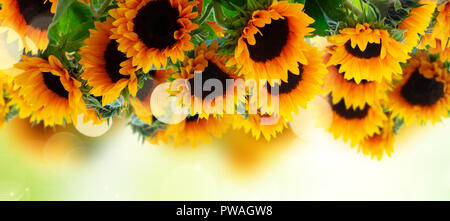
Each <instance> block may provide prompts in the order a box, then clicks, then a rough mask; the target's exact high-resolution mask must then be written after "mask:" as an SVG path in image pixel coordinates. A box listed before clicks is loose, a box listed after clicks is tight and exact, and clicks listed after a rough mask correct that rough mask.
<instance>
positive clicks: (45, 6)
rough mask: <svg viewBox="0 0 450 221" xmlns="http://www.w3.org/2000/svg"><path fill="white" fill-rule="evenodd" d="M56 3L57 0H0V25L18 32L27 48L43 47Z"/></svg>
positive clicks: (44, 46) (46, 43) (46, 41)
mask: <svg viewBox="0 0 450 221" xmlns="http://www.w3.org/2000/svg"><path fill="white" fill-rule="evenodd" d="M56 3H57V0H0V4H1V5H2V9H1V10H0V25H1V26H5V27H9V28H12V29H13V30H15V31H16V32H17V33H19V35H20V36H22V37H23V38H24V39H23V40H24V42H26V46H27V49H30V50H31V49H45V48H46V47H47V45H48V40H47V31H48V26H49V25H50V24H51V23H52V21H53V14H54V13H55V10H56Z"/></svg>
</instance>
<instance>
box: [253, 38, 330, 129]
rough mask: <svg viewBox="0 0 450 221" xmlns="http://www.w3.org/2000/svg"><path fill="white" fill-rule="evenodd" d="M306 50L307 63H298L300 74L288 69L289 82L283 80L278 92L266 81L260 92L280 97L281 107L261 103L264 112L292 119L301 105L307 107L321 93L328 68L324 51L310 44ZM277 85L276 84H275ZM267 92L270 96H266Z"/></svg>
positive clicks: (263, 94)
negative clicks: (323, 59)
mask: <svg viewBox="0 0 450 221" xmlns="http://www.w3.org/2000/svg"><path fill="white" fill-rule="evenodd" d="M308 48H310V49H309V50H307V51H306V52H305V55H306V59H307V64H306V65H304V64H301V63H298V64H297V65H298V67H297V68H298V69H299V71H298V72H299V74H293V73H292V72H290V71H288V79H287V82H283V81H281V83H280V84H278V83H276V84H277V85H278V90H279V91H278V92H277V93H273V90H274V87H271V86H270V85H269V84H267V83H266V85H265V87H263V88H262V91H261V93H260V95H261V96H264V97H271V98H276V99H278V102H279V108H278V110H275V109H274V108H275V107H273V105H272V107H269V106H268V105H263V104H260V108H261V112H262V113H268V114H272V113H274V112H275V113H276V114H279V115H280V116H281V117H282V118H285V119H286V120H289V121H290V120H292V113H295V114H297V113H298V110H299V107H301V108H306V105H307V103H308V102H309V101H311V100H312V99H313V98H314V96H316V95H317V94H319V93H321V92H322V90H321V86H322V83H323V77H324V76H325V74H326V68H325V65H324V64H323V61H322V59H321V56H322V53H321V52H319V51H318V50H317V49H316V48H313V47H311V46H309V47H308ZM275 86H276V85H275ZM265 94H267V95H269V96H265Z"/></svg>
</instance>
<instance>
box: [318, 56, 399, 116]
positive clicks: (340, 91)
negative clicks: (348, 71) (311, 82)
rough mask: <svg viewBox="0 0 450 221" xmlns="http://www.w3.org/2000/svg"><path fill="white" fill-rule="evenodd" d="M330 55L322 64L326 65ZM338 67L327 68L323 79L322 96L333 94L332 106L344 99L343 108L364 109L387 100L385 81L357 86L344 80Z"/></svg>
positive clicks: (351, 81)
mask: <svg viewBox="0 0 450 221" xmlns="http://www.w3.org/2000/svg"><path fill="white" fill-rule="evenodd" d="M330 57H331V55H330V54H328V53H327V54H326V55H325V56H324V62H325V63H327V62H328V61H329V59H330ZM339 67H340V65H330V66H328V67H327V68H328V74H327V75H326V76H325V78H324V84H323V88H324V89H323V92H324V94H330V93H333V96H332V97H333V98H332V99H333V100H332V102H333V104H338V103H339V102H341V101H342V99H344V98H345V99H344V102H345V107H346V108H347V109H350V107H352V106H353V107H359V108H361V109H362V108H364V107H365V106H366V104H368V105H376V104H378V103H379V102H380V101H382V100H386V99H387V91H388V90H390V88H391V87H390V86H389V84H387V83H386V82H385V81H383V82H382V83H377V82H376V81H367V80H361V82H360V83H359V84H357V83H356V82H355V81H354V80H347V79H345V78H344V75H345V73H340V72H339Z"/></svg>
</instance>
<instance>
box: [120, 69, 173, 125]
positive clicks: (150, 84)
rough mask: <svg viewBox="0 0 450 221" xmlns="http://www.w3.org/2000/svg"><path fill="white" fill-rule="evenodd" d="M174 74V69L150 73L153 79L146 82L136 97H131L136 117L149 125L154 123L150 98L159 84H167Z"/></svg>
mask: <svg viewBox="0 0 450 221" xmlns="http://www.w3.org/2000/svg"><path fill="white" fill-rule="evenodd" d="M172 72H173V70H172V69H168V70H167V71H150V77H151V78H148V79H146V80H144V84H143V86H142V88H141V89H139V90H138V92H137V93H136V96H135V97H131V96H130V99H129V101H130V104H131V106H132V107H133V109H134V112H135V113H136V116H138V117H139V119H141V120H143V121H144V122H145V123H147V124H149V125H151V124H152V122H153V114H152V111H151V109H150V98H151V95H152V92H153V89H155V88H156V86H158V85H159V84H162V83H164V82H166V81H167V80H168V78H169V75H170V74H171V73H172Z"/></svg>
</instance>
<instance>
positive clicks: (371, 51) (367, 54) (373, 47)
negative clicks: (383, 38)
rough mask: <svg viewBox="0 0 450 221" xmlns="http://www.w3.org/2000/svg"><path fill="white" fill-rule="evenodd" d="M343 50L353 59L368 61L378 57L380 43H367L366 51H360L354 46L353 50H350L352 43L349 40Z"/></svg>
mask: <svg viewBox="0 0 450 221" xmlns="http://www.w3.org/2000/svg"><path fill="white" fill-rule="evenodd" d="M345 49H346V50H347V52H348V53H350V54H351V55H353V56H355V57H358V58H365V59H369V58H374V57H378V56H380V54H381V43H380V44H377V43H367V47H366V50H364V51H361V49H360V48H359V46H358V45H356V47H355V48H352V42H351V41H350V40H349V41H347V43H345Z"/></svg>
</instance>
